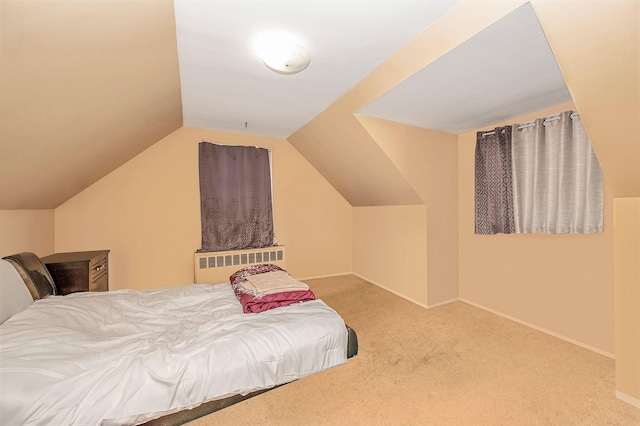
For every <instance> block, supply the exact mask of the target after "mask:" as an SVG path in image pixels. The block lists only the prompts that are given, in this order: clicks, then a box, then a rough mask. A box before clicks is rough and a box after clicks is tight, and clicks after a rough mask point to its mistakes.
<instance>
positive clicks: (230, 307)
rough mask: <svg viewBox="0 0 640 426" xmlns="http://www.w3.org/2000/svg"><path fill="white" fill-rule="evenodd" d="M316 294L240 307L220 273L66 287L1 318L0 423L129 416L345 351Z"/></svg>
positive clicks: (181, 405)
mask: <svg viewBox="0 0 640 426" xmlns="http://www.w3.org/2000/svg"><path fill="white" fill-rule="evenodd" d="M346 345H347V332H346V328H345V326H344V322H343V320H342V319H341V318H340V316H338V315H337V314H336V312H335V311H333V310H332V309H331V308H329V307H328V306H327V305H326V304H325V303H324V302H322V301H321V300H314V301H311V302H305V303H302V304H298V305H292V306H288V307H283V308H277V309H273V310H270V311H267V312H262V313H259V314H244V313H243V312H242V308H241V305H240V303H239V302H238V300H237V299H236V297H235V295H234V293H233V291H232V288H231V286H230V285H229V284H220V285H216V286H210V285H205V284H194V285H186V286H181V287H171V288H166V289H160V290H149V291H143V292H136V291H131V290H120V291H112V292H105V293H75V294H72V295H68V296H54V297H49V298H47V299H43V300H40V301H37V302H35V303H33V304H32V305H31V306H30V307H29V308H27V309H26V310H25V311H23V312H20V313H18V314H16V315H14V316H13V317H12V318H10V319H9V320H7V321H6V322H5V323H4V324H2V325H0V416H1V417H2V423H3V424H7V425H9V424H15V425H18V424H30V425H31V424H47V425H98V424H135V423H141V422H144V421H146V420H149V419H152V418H156V417H159V416H160V415H163V414H167V413H170V412H175V411H179V410H182V409H186V408H193V407H196V406H198V405H200V404H201V403H202V402H205V401H208V400H213V399H219V398H223V397H226V396H229V395H232V394H238V393H242V394H245V393H249V392H251V391H254V390H257V389H263V388H268V387H272V386H275V385H277V384H282V383H286V382H290V381H292V380H295V379H298V378H301V377H304V376H307V375H309V374H312V373H316V372H319V371H321V370H324V369H327V368H330V367H333V366H336V365H340V364H343V363H345V362H346V352H347V350H346Z"/></svg>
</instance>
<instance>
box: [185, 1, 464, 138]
mask: <svg viewBox="0 0 640 426" xmlns="http://www.w3.org/2000/svg"><path fill="white" fill-rule="evenodd" d="M458 1H459V0H429V1H425V0H393V1H391V0H321V1H307V0H211V1H205V0H179V1H175V12H176V31H177V40H178V57H179V61H180V80H181V90H182V108H183V121H184V125H185V126H193V127H201V128H210V129H217V130H227V131H235V132H247V133H253V134H259V135H265V136H274V137H288V136H289V135H291V134H292V133H294V132H295V131H296V130H298V129H299V128H301V127H302V126H304V125H305V124H306V123H307V122H309V121H310V120H312V119H313V118H314V117H315V116H317V115H318V114H319V113H321V112H322V111H323V110H324V109H326V108H327V107H328V106H329V105H331V103H332V102H334V101H335V100H336V99H338V98H339V97H340V96H341V95H342V94H344V93H345V92H346V91H347V90H349V89H350V88H352V87H353V86H354V85H356V84H357V83H358V82H359V81H360V80H362V79H363V78H364V77H365V76H367V75H368V74H369V73H370V72H371V71H372V70H374V69H375V68H376V67H377V66H378V65H380V64H381V63H382V62H384V60H386V59H387V58H388V57H389V56H391V55H392V54H393V53H395V52H396V51H397V50H398V49H400V48H401V47H402V46H404V45H405V44H406V43H408V42H409V41H411V40H412V39H413V38H415V37H416V36H417V35H418V34H420V33H421V32H422V31H424V30H425V29H426V28H427V27H428V26H429V25H430V24H432V23H433V22H434V21H436V20H437V19H438V18H439V17H440V16H442V14H444V13H446V11H447V10H449V9H450V8H451V7H453V6H454V5H455V4H456V3H457V2H458ZM272 30H285V31H287V32H290V33H291V34H292V35H294V36H295V37H297V38H298V40H299V43H300V44H301V45H303V46H304V47H305V48H306V49H307V50H308V51H309V54H310V56H311V64H310V65H309V67H308V68H307V69H306V70H304V71H303V72H301V73H299V74H295V75H280V74H276V73H274V72H273V71H270V70H269V69H268V68H267V67H266V66H265V65H264V64H263V63H262V61H261V59H260V58H258V56H257V54H256V53H255V52H254V51H253V44H254V41H255V38H256V37H257V36H258V35H259V34H261V33H263V32H267V31H272ZM245 122H246V123H247V127H246V129H245V124H244V123H245Z"/></svg>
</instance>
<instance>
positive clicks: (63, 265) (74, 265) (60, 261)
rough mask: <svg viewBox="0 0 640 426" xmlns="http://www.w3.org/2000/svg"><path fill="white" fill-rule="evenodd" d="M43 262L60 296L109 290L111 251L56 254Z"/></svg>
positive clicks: (44, 258) (47, 257)
mask: <svg viewBox="0 0 640 426" xmlns="http://www.w3.org/2000/svg"><path fill="white" fill-rule="evenodd" d="M41 260H42V263H44V264H45V266H46V267H47V269H48V270H49V273H50V274H51V276H52V277H53V281H54V282H55V283H56V289H57V294H59V295H65V294H69V293H74V292H76V291H107V290H109V250H97V251H77V252H72V253H56V254H52V255H51V256H46V257H43V258H42V259H41Z"/></svg>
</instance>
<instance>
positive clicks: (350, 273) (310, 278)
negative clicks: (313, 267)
mask: <svg viewBox="0 0 640 426" xmlns="http://www.w3.org/2000/svg"><path fill="white" fill-rule="evenodd" d="M343 275H355V274H354V273H353V272H339V273H337V274H329V275H314V276H312V277H303V278H297V277H296V279H297V280H298V281H305V280H316V279H319V278H332V277H341V276H343Z"/></svg>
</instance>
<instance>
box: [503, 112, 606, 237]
mask: <svg viewBox="0 0 640 426" xmlns="http://www.w3.org/2000/svg"><path fill="white" fill-rule="evenodd" d="M512 155H513V188H514V190H513V193H514V213H515V218H516V220H515V221H516V229H517V232H526V233H533V232H545V233H550V234H564V233H593V232H602V230H603V181H602V169H601V168H600V163H599V162H598V159H597V158H596V155H595V152H594V151H593V148H592V146H591V142H590V141H589V138H588V137H587V134H586V132H585V129H584V126H583V125H582V121H581V120H580V116H579V115H578V114H577V113H576V111H566V112H563V113H562V114H560V116H559V117H552V118H546V119H537V120H536V121H535V123H532V124H525V125H521V126H514V131H513V144H512Z"/></svg>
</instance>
